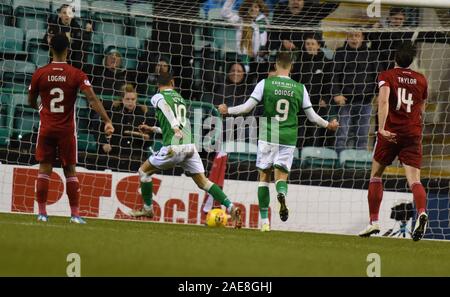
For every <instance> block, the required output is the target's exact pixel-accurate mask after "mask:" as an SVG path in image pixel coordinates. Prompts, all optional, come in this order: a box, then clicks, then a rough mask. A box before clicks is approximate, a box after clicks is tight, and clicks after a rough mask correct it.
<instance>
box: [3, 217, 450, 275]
mask: <svg viewBox="0 0 450 297" xmlns="http://www.w3.org/2000/svg"><path fill="white" fill-rule="evenodd" d="M68 220H69V219H68V218H57V217H51V222H50V223H47V224H45V223H37V222H35V216H30V215H12V214H0V275H45V276H47V275H51V276H64V275H65V274H66V267H67V265H68V262H67V261H66V257H67V255H68V254H69V253H78V254H79V255H80V257H81V275H82V276H100V275H126V276H133V275H139V276H142V275H147V276H366V269H367V265H368V264H369V263H368V262H367V261H366V258H367V255H368V254H369V253H378V254H379V255H380V257H381V275H382V276H407V275H420V276H425V275H430V276H431V275H446V276H450V242H439V241H428V240H427V241H420V242H413V241H412V240H398V239H387V238H368V239H367V238H358V237H356V236H339V235H324V234H310V233H298V232H270V233H261V232H259V231H257V230H234V229H224V228H222V229H216V228H207V227H203V226H187V225H173V224H159V223H142V222H119V221H107V220H93V219H91V220H89V219H88V224H87V225H83V226H82V225H72V224H69V223H68Z"/></svg>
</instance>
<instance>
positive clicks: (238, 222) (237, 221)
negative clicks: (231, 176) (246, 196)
mask: <svg viewBox="0 0 450 297" xmlns="http://www.w3.org/2000/svg"><path fill="white" fill-rule="evenodd" d="M192 180H193V181H194V182H195V184H196V185H197V186H198V187H199V188H200V189H203V190H205V191H206V192H208V193H209V194H211V196H213V198H214V200H217V201H219V202H220V204H222V205H224V206H225V207H226V208H227V212H229V213H230V214H231V219H232V220H233V222H234V227H235V228H241V227H242V217H241V210H240V209H239V207H236V206H234V205H233V203H232V202H231V201H230V200H229V199H228V198H227V195H226V194H225V193H224V192H223V191H222V189H221V188H220V187H219V186H218V185H216V184H215V183H213V182H211V181H210V180H209V179H207V178H206V176H205V174H204V173H196V174H193V175H192Z"/></svg>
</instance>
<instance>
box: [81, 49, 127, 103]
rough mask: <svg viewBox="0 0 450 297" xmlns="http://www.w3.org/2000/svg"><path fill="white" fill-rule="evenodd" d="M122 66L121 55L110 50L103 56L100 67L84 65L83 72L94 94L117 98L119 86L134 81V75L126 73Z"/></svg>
mask: <svg viewBox="0 0 450 297" xmlns="http://www.w3.org/2000/svg"><path fill="white" fill-rule="evenodd" d="M122 64H123V61H122V55H121V54H120V53H119V52H118V51H117V50H115V49H112V50H110V51H109V52H108V53H107V54H106V55H105V57H104V59H103V64H102V65H86V67H85V70H84V72H85V73H87V74H88V75H89V79H90V80H91V83H92V86H93V87H94V91H95V93H96V94H99V95H100V96H115V97H117V96H119V95H120V94H121V89H120V88H121V86H123V85H124V84H125V83H126V82H127V81H134V73H133V72H131V71H126V70H125V69H124V68H123V67H122Z"/></svg>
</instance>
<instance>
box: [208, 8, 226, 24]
mask: <svg viewBox="0 0 450 297" xmlns="http://www.w3.org/2000/svg"><path fill="white" fill-rule="evenodd" d="M207 17H208V20H210V21H215V20H217V21H223V18H222V8H211V9H210V10H209V11H208V15H207Z"/></svg>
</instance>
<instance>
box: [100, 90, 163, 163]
mask: <svg viewBox="0 0 450 297" xmlns="http://www.w3.org/2000/svg"><path fill="white" fill-rule="evenodd" d="M121 92H122V96H121V98H120V99H119V100H116V101H114V102H111V101H105V102H104V103H103V104H104V105H105V109H106V110H107V111H108V115H109V116H110V118H111V121H112V123H113V126H114V133H113V135H112V136H111V138H110V140H109V142H108V141H107V139H106V138H105V137H104V136H103V134H101V135H102V136H100V144H101V145H100V150H101V153H102V154H108V157H109V158H108V167H109V168H111V169H117V170H127V171H136V170H137V169H138V168H139V166H140V164H141V162H142V161H143V160H144V159H145V158H146V157H147V152H148V147H149V146H150V137H149V136H148V134H144V133H142V132H140V131H139V125H142V124H146V125H148V121H149V117H148V114H147V107H146V106H145V105H140V104H137V99H138V96H137V93H136V90H135V88H134V87H133V85H131V84H126V85H123V86H122V87H121ZM152 129H154V130H155V132H156V131H157V129H156V128H152Z"/></svg>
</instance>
